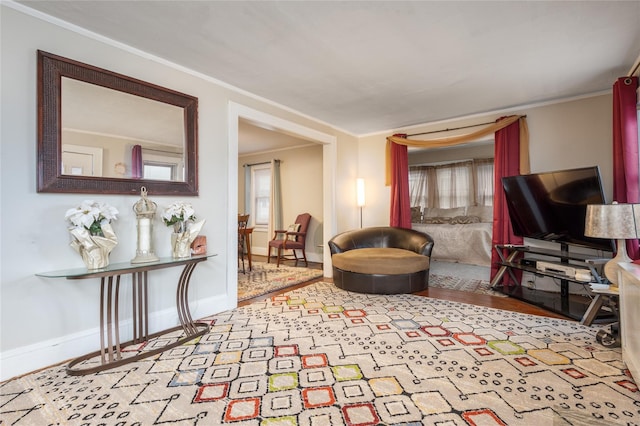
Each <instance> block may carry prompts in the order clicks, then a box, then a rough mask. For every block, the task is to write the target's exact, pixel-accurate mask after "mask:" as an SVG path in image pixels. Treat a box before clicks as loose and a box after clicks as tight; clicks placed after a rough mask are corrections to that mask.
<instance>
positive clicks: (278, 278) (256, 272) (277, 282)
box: [238, 262, 323, 301]
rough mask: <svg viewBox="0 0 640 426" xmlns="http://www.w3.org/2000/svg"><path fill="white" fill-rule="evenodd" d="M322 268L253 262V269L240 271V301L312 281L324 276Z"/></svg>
mask: <svg viewBox="0 0 640 426" xmlns="http://www.w3.org/2000/svg"><path fill="white" fill-rule="evenodd" d="M322 273H323V271H322V270H321V269H308V268H296V267H293V266H285V265H280V267H277V266H276V263H266V262H253V265H252V268H251V271H249V268H248V267H247V268H245V273H244V274H243V273H242V271H241V270H240V271H238V301H242V300H247V299H251V298H253V297H258V296H262V295H263V294H267V293H271V292H272V291H275V290H279V289H281V288H285V287H289V286H292V285H295V284H300V283H303V282H306V281H311V280H313V279H315V278H319V277H321V276H322Z"/></svg>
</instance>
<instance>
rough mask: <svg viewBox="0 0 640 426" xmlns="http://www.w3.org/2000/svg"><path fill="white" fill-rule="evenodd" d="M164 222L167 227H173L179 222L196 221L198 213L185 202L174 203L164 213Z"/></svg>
mask: <svg viewBox="0 0 640 426" xmlns="http://www.w3.org/2000/svg"><path fill="white" fill-rule="evenodd" d="M162 220H163V221H164V223H165V225H167V226H171V225H174V224H176V223H178V222H187V221H194V220H196V211H195V210H194V209H193V207H192V206H191V204H189V203H185V202H184V201H176V202H173V203H171V204H170V205H169V207H167V208H166V209H165V210H164V212H163V213H162Z"/></svg>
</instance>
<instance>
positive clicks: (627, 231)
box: [584, 203, 640, 240]
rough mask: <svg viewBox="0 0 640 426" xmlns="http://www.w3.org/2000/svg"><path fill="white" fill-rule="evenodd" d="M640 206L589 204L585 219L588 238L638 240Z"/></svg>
mask: <svg viewBox="0 0 640 426" xmlns="http://www.w3.org/2000/svg"><path fill="white" fill-rule="evenodd" d="M639 215H640V204H616V203H614V204H589V205H588V206H587V214H586V217H585V229H584V234H585V235H586V236H587V237H595V238H611V239H623V240H627V239H635V238H638V221H639V219H640V217H639Z"/></svg>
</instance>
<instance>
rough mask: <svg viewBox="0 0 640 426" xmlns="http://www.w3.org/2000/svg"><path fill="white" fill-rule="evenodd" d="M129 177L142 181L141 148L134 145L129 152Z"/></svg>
mask: <svg viewBox="0 0 640 426" xmlns="http://www.w3.org/2000/svg"><path fill="white" fill-rule="evenodd" d="M131 177H132V178H133V179H142V147H141V146H140V145H134V146H133V149H132V150H131Z"/></svg>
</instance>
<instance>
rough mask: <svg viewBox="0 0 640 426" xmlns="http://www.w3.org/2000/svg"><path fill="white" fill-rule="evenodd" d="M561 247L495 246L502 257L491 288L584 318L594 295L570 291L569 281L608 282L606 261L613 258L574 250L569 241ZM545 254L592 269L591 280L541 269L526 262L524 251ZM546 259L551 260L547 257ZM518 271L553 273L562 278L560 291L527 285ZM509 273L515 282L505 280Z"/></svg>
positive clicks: (551, 275)
mask: <svg viewBox="0 0 640 426" xmlns="http://www.w3.org/2000/svg"><path fill="white" fill-rule="evenodd" d="M561 247H562V248H561V250H551V249H545V248H539V247H530V246H526V245H512V244H497V245H496V246H495V250H496V252H497V253H498V256H499V258H500V262H499V265H500V268H499V270H498V273H497V274H496V276H495V277H494V278H493V280H492V281H491V288H492V289H493V290H495V291H500V292H502V293H503V294H506V295H508V296H510V297H514V298H516V299H519V300H522V301H524V302H527V303H531V304H533V305H536V306H540V307H542V308H545V309H547V310H549V311H552V312H555V313H558V314H561V315H564V316H566V317H568V318H572V319H575V320H582V319H583V317H584V316H585V313H586V311H587V309H588V308H589V305H590V304H591V302H592V298H591V297H589V296H581V295H577V294H570V293H569V283H571V282H573V283H579V284H583V285H588V283H589V282H594V283H604V282H605V280H604V279H603V278H602V276H601V275H600V272H599V271H600V270H601V269H602V265H604V263H606V262H607V261H608V260H609V259H606V258H597V257H594V256H591V255H588V254H583V253H570V252H569V250H568V247H567V245H565V244H563V245H562V246H561ZM525 254H527V255H533V256H544V257H545V258H550V259H552V260H554V261H556V262H557V264H558V265H559V266H570V267H573V268H577V269H585V270H588V271H589V273H590V280H589V281H586V280H584V279H577V278H576V277H575V276H570V275H567V274H564V273H557V272H553V271H549V270H547V271H541V270H540V269H538V268H536V267H535V266H531V265H527V264H523V263H522V262H521V260H522V259H523V258H524V255H525ZM529 259H530V258H529ZM545 261H547V260H546V259H545ZM516 271H522V272H528V273H530V274H534V275H537V276H543V277H549V278H553V279H556V280H559V281H560V293H556V292H550V291H541V290H536V289H531V288H528V287H526V286H523V285H522V283H521V278H520V277H519V275H520V274H518V273H516ZM505 275H507V276H508V277H509V278H511V280H512V281H513V284H514V285H508V283H506V284H505V282H506V281H507V279H506V277H505ZM610 318H611V315H609V314H608V313H606V312H604V313H602V314H601V315H600V316H599V317H596V321H597V322H600V321H608V320H610Z"/></svg>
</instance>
